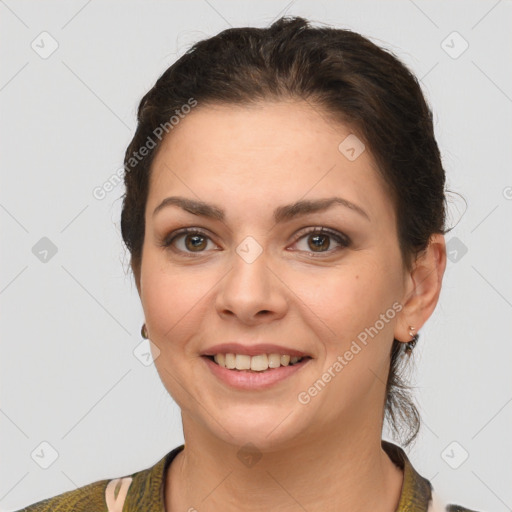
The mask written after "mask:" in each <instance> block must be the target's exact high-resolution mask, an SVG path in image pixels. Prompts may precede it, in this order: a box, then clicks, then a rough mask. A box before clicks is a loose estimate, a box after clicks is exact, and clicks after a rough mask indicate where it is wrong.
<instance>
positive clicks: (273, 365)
mask: <svg viewBox="0 0 512 512" xmlns="http://www.w3.org/2000/svg"><path fill="white" fill-rule="evenodd" d="M202 357H204V358H206V359H209V360H210V361H212V362H213V363H214V364H216V365H217V366H220V367H222V368H226V369H228V370H233V371H235V372H246V373H264V372H268V371H270V370H275V369H278V368H282V367H287V366H300V365H302V364H304V363H305V362H306V361H307V360H309V359H312V357H311V356H306V355H304V356H290V355H283V354H260V355H256V356H248V355H245V354H233V353H227V354H223V353H219V354H215V355H214V356H213V355H203V356H202Z"/></svg>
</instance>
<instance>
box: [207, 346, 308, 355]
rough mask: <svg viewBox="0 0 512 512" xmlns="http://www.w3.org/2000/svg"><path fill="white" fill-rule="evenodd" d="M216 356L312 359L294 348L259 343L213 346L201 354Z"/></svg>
mask: <svg viewBox="0 0 512 512" xmlns="http://www.w3.org/2000/svg"><path fill="white" fill-rule="evenodd" d="M216 354H243V355H247V356H257V355H260V354H280V355H290V356H297V357H312V356H311V355H310V354H308V353H307V352H302V351H300V350H296V349H294V348H287V347H283V346H281V345H274V344H272V343H258V344H256V345H241V344H240V343H221V344H219V345H213V346H211V347H208V348H207V349H205V350H203V351H202V352H201V355H202V356H214V355H216Z"/></svg>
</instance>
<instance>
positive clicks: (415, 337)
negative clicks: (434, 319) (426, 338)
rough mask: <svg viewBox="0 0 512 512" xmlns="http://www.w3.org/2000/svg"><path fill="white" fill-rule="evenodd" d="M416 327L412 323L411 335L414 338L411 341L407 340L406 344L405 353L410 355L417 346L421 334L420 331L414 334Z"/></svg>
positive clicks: (410, 327)
mask: <svg viewBox="0 0 512 512" xmlns="http://www.w3.org/2000/svg"><path fill="white" fill-rule="evenodd" d="M415 330H416V329H415V328H414V327H413V326H412V325H410V326H409V336H410V337H411V338H412V339H411V341H409V342H407V343H406V344H405V353H406V354H407V355H408V356H410V355H411V352H412V350H413V348H414V347H415V345H416V343H417V342H418V339H419V337H420V335H419V334H418V333H416V334H414V331H415Z"/></svg>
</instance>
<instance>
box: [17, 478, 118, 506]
mask: <svg viewBox="0 0 512 512" xmlns="http://www.w3.org/2000/svg"><path fill="white" fill-rule="evenodd" d="M109 482H110V480H98V481H97V482H93V483H91V484H88V485H84V486H83V487H79V488H78V489H74V490H72V491H67V492H64V493H62V494H59V495H58V496H53V497H52V498H47V499H44V500H42V501H38V502H37V503H33V504H32V505H29V506H27V507H25V508H23V509H20V510H19V511H17V512H108V508H107V506H106V502H105V490H106V488H107V485H108V484H109Z"/></svg>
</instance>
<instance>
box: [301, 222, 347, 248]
mask: <svg viewBox="0 0 512 512" xmlns="http://www.w3.org/2000/svg"><path fill="white" fill-rule="evenodd" d="M302 239H304V241H305V242H306V245H307V247H306V248H304V249H302V250H305V251H306V252H310V253H325V252H327V253H332V252H334V250H332V249H331V250H329V249H330V247H331V245H332V242H331V239H332V240H334V241H335V242H336V243H337V244H338V245H339V246H341V247H339V248H345V247H348V246H349V245H350V239H349V238H348V237H347V236H346V235H344V234H342V233H339V232H338V231H332V230H330V229H326V228H323V227H316V228H313V229H310V230H309V231H307V232H305V233H304V232H303V234H302V236H301V237H300V238H299V240H297V242H295V245H297V244H299V242H300V241H301V240H302Z"/></svg>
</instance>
